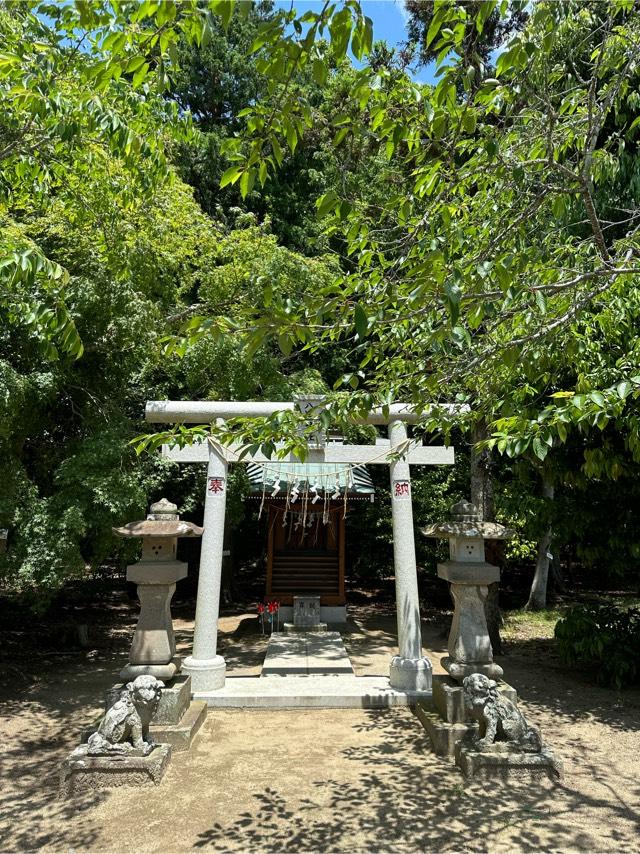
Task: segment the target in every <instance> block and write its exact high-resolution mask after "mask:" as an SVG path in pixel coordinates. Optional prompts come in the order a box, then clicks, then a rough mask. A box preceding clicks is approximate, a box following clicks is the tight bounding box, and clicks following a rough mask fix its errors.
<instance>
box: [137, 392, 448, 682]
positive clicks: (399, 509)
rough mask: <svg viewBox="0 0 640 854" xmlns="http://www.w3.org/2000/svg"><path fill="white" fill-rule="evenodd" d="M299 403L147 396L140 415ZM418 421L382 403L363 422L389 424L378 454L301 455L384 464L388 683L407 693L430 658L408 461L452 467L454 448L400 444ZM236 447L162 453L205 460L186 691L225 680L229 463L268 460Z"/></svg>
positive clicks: (222, 415) (228, 412)
mask: <svg viewBox="0 0 640 854" xmlns="http://www.w3.org/2000/svg"><path fill="white" fill-rule="evenodd" d="M298 405H299V404H298V403H294V402H289V401H287V402H272V403H269V402H262V401H245V402H235V401H234V402H216V401H211V402H209V401H197V402H188V401H185V402H182V401H171V400H164V401H150V402H148V403H147V407H146V413H145V417H146V419H147V421H149V422H153V423H191V424H194V423H195V424H203V423H211V422H213V421H216V420H217V419H227V418H236V417H248V418H255V417H260V416H269V415H272V414H273V413H275V412H278V411H280V410H293V409H294V408H296V407H297V406H298ZM442 408H446V409H448V410H452V409H454V408H456V409H457V408H458V407H455V406H453V405H446V406H443V407H442ZM418 418H419V416H418V414H417V413H415V412H414V411H413V410H412V409H411V408H410V407H409V406H407V405H405V404H392V405H391V406H389V407H388V414H387V413H386V412H385V413H383V411H382V409H377V410H373V411H372V412H370V413H369V415H368V416H367V418H366V419H365V421H364V423H368V424H387V425H388V432H389V454H388V455H387V454H384V453H381V447H380V445H341V444H338V443H330V444H328V445H326V446H322V447H319V448H310V450H309V457H308V461H309V462H311V463H342V464H345V465H346V464H351V465H366V464H383V465H388V466H389V472H390V480H391V512H392V521H393V558H394V566H395V586H396V610H397V622H398V647H399V654H398V655H395V656H394V657H393V658H392V659H391V665H390V673H389V682H390V685H391V687H392V688H395V689H396V690H398V691H407V692H414V691H430V690H431V662H430V661H429V659H428V658H425V657H424V656H423V654H422V634H421V630H420V602H419V597H418V577H417V572H416V554H415V541H414V533H413V511H412V501H411V478H410V473H409V465H451V464H452V463H453V462H454V450H453V448H450V447H445V446H430V447H423V446H422V445H420V444H419V443H417V442H412V443H409V442H408V441H407V427H406V424H407V423H415V422H416V421H417V420H418ZM243 447H244V446H242V445H230V446H226V447H225V446H222V445H219V444H218V443H216V442H212V441H207V440H205V441H201V442H198V443H194V444H193V445H190V446H187V447H185V448H181V449H178V448H174V449H168V450H166V451H165V453H166V455H167V456H168V457H169V458H170V459H173V460H176V461H178V462H184V463H188V462H192V463H196V462H202V463H204V462H206V463H208V467H207V487H206V493H205V504H204V522H203V524H204V534H203V536H202V551H201V556H200V574H199V578H198V592H197V600H196V618H195V629H194V636H193V651H192V654H191V655H190V656H189V657H188V658H186V659H185V661H184V662H183V665H182V671H183V672H184V673H187V674H189V675H190V676H191V680H192V690H193V691H194V692H197V693H203V692H207V691H215V690H217V689H219V688H222V687H223V686H224V682H225V671H226V664H225V660H224V658H223V657H222V656H221V655H218V653H217V642H218V614H219V609H220V586H221V580H222V549H223V531H224V519H225V510H226V491H227V470H228V467H229V463H233V462H242V463H249V462H256V463H268V462H273V460H270V459H269V458H268V457H266V456H264V455H263V454H261V453H260V452H258V453H255V454H247V455H246V456H244V457H243V458H242V459H241V460H238V456H239V454H240V451H241V450H242V449H243ZM398 448H400V449H402V456H401V457H400V458H398V459H393V458H392V457H393V454H394V452H395V454H396V455H397V453H398ZM279 461H282V460H279ZM284 461H289V462H299V460H298V459H297V458H296V457H294V456H293V455H290V456H289V457H285V460H284Z"/></svg>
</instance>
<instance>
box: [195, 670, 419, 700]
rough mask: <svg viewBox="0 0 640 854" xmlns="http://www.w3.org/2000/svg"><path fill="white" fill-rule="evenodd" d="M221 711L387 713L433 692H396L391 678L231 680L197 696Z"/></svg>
mask: <svg viewBox="0 0 640 854" xmlns="http://www.w3.org/2000/svg"><path fill="white" fill-rule="evenodd" d="M193 696H194V699H197V700H204V701H205V702H206V703H207V705H208V706H209V708H217V709H387V708H392V707H394V706H413V705H415V703H417V702H419V701H423V702H428V701H429V700H430V699H431V692H426V691H419V692H415V693H411V692H405V691H395V690H394V689H393V688H390V687H389V677H388V676H354V675H349V674H346V673H345V674H335V675H326V674H323V675H317V674H309V675H306V676H305V675H298V676H295V675H294V676H291V675H286V676H276V675H271V676H268V677H266V678H261V677H259V676H236V677H233V676H231V677H229V676H227V678H226V681H225V684H224V687H223V688H219V689H218V690H216V691H203V692H197V693H195V694H194V695H193Z"/></svg>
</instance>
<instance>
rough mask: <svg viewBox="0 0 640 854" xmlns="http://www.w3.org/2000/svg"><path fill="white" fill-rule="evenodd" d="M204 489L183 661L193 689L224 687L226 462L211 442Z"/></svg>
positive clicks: (208, 689)
mask: <svg viewBox="0 0 640 854" xmlns="http://www.w3.org/2000/svg"><path fill="white" fill-rule="evenodd" d="M207 444H208V448H209V463H208V466H207V489H206V494H205V501H204V521H203V523H202V524H203V527H204V533H203V535H202V551H201V552H200V573H199V575H198V593H197V599H196V621H195V627H194V632H193V652H192V653H191V655H190V656H189V657H188V658H186V659H185V660H184V661H183V663H182V672H183V673H186V674H188V675H189V676H190V677H191V686H192V690H193V691H194V692H202V691H215V690H216V689H217V688H223V687H224V679H225V673H226V670H227V665H226V663H225V660H224V658H223V657H222V656H221V655H218V648H217V644H218V613H219V611H220V586H221V584H222V546H223V538H222V532H223V531H224V517H225V511H226V505H227V469H228V465H227V461H226V459H225V458H224V456H223V455H222V454H221V453H220V452H219V451H218V449H217V448H216V447H215V445H214V443H213V442H208V443H207Z"/></svg>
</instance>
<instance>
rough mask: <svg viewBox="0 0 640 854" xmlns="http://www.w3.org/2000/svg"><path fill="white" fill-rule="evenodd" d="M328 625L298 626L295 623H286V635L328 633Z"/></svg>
mask: <svg viewBox="0 0 640 854" xmlns="http://www.w3.org/2000/svg"><path fill="white" fill-rule="evenodd" d="M326 631H327V624H326V623H316V624H315V625H313V626H296V625H295V623H285V624H284V633H285V635H298V634H308V633H309V632H326Z"/></svg>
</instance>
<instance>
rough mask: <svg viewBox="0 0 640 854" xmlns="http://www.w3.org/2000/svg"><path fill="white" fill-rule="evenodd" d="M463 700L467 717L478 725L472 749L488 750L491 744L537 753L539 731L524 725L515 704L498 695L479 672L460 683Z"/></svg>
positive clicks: (495, 684)
mask: <svg viewBox="0 0 640 854" xmlns="http://www.w3.org/2000/svg"><path fill="white" fill-rule="evenodd" d="M462 687H463V688H464V694H465V701H466V703H467V707H468V708H469V710H470V712H471V716H472V717H473V718H475V719H476V720H477V721H478V722H479V724H480V736H481V737H479V738H478V739H477V740H476V741H475V743H474V747H475V749H476V750H488V749H490V748H491V747H492V746H493V745H494V744H495V745H497V744H499V743H502V744H504V745H505V747H510V748H513V749H514V750H522V751H525V752H527V753H540V751H541V750H542V738H541V737H540V733H539V731H538V730H537V729H536V728H535V727H533V726H531V725H530V724H529V723H527V720H526V718H525V716H524V715H523V714H522V712H521V711H520V710H519V709H518V707H517V706H516V705H515V703H512V702H511V700H508V699H507V698H506V697H502V696H500V694H499V693H498V690H497V683H496V682H494V681H493V679H489V677H488V676H485V675H484V674H482V673H473V674H472V675H471V676H467V677H465V679H463V680H462Z"/></svg>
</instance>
